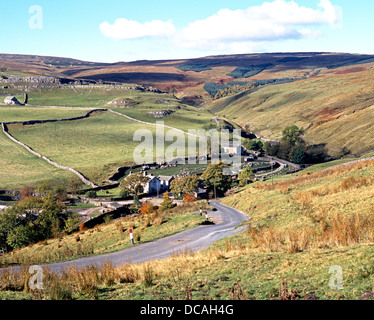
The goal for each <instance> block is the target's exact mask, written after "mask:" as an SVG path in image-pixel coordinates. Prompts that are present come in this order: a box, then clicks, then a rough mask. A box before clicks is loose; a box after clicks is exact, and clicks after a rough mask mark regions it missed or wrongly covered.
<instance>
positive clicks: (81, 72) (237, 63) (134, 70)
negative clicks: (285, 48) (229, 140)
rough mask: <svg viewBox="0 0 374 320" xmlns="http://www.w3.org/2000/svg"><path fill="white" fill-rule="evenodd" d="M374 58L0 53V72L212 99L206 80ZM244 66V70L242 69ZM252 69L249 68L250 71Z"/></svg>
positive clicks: (296, 72) (294, 72)
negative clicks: (100, 58) (110, 58)
mask: <svg viewBox="0 0 374 320" xmlns="http://www.w3.org/2000/svg"><path fill="white" fill-rule="evenodd" d="M372 61H374V56H373V55H355V54H346V53H318V52H312V53H265V54H242V55H224V56H209V57H204V58H197V59H180V60H155V61H147V60H144V61H133V62H117V63H95V62H87V61H80V60H76V59H69V58H58V57H43V56H27V55H12V54H0V70H3V72H5V75H6V73H7V70H12V71H16V72H19V73H21V74H27V75H48V76H55V77H60V78H69V79H86V80H91V81H107V82H117V83H118V82H119V83H136V84H139V85H146V86H154V87H156V88H159V89H161V90H165V91H168V92H172V91H173V92H175V93H176V95H177V96H178V97H179V98H183V97H186V98H188V97H190V98H191V97H192V98H193V97H195V98H196V97H198V98H200V100H202V101H207V100H210V99H211V97H210V96H209V94H208V93H207V92H206V91H204V85H205V84H206V83H222V84H226V83H230V82H232V81H234V80H238V79H239V80H245V81H249V80H269V79H284V78H295V79H301V78H308V77H312V76H315V75H316V74H320V73H321V72H324V71H326V70H331V69H336V68H340V67H344V66H352V65H357V64H362V63H369V62H372ZM243 70H246V72H243ZM248 70H249V71H248Z"/></svg>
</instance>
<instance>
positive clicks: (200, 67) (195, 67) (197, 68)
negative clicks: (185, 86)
mask: <svg viewBox="0 0 374 320" xmlns="http://www.w3.org/2000/svg"><path fill="white" fill-rule="evenodd" d="M177 69H179V70H181V71H184V72H187V71H194V72H202V71H207V70H212V68H211V67H209V66H207V65H205V64H184V65H182V66H179V67H177Z"/></svg>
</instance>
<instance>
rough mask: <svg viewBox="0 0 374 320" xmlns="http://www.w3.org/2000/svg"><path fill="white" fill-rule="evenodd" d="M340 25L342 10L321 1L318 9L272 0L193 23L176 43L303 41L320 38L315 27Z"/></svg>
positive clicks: (211, 44) (210, 45)
mask: <svg viewBox="0 0 374 320" xmlns="http://www.w3.org/2000/svg"><path fill="white" fill-rule="evenodd" d="M340 24H341V9H340V7H337V6H334V5H333V4H332V3H331V2H330V1H329V0H320V2H319V4H318V9H312V8H307V7H303V6H300V5H299V4H297V3H296V2H295V1H285V0H275V1H273V2H264V3H263V4H262V5H260V6H253V7H249V8H247V9H244V10H229V9H222V10H220V11H218V12H217V13H216V14H215V15H212V16H210V17H208V18H206V19H203V20H197V21H194V22H192V23H190V24H189V25H188V26H187V27H186V28H185V29H184V30H182V31H181V32H180V34H179V39H178V43H179V44H180V45H182V46H185V47H190V48H191V47H200V48H202V47H204V48H213V47H214V48H222V47H229V46H232V44H233V43H238V45H239V44H240V43H243V42H253V41H276V40H280V39H302V38H310V37H316V36H319V35H320V32H318V31H316V30H312V27H314V26H320V25H328V26H331V27H337V26H339V25H340Z"/></svg>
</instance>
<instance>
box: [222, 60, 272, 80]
mask: <svg viewBox="0 0 374 320" xmlns="http://www.w3.org/2000/svg"><path fill="white" fill-rule="evenodd" d="M272 66H273V65H272V64H271V63H265V64H260V65H257V66H255V65H251V66H244V67H237V68H236V69H235V70H233V71H231V72H230V73H228V74H227V75H228V76H230V77H233V78H235V79H239V78H249V77H253V76H255V75H257V74H259V73H261V72H262V71H264V70H265V69H268V68H270V67H272Z"/></svg>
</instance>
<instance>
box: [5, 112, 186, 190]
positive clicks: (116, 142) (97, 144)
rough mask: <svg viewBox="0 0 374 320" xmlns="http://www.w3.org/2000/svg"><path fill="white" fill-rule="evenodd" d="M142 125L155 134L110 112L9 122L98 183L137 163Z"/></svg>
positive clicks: (11, 129) (37, 148)
mask: <svg viewBox="0 0 374 320" xmlns="http://www.w3.org/2000/svg"><path fill="white" fill-rule="evenodd" d="M138 129H147V130H149V132H152V134H153V137H155V132H156V131H155V130H156V129H155V127H154V126H146V125H140V124H139V123H137V122H134V121H131V120H128V119H126V118H123V117H120V116H117V115H114V114H111V113H108V112H97V113H95V114H93V115H92V116H91V117H90V118H88V119H84V120H76V121H71V122H56V123H46V124H37V125H32V126H22V125H18V124H17V125H10V126H9V132H10V133H11V134H12V135H14V137H15V138H17V139H19V140H20V141H22V142H24V143H26V144H27V145H29V146H30V147H32V148H33V149H34V150H35V151H37V152H39V153H41V154H43V155H45V156H47V157H48V158H50V159H52V160H54V161H56V162H57V163H59V164H62V165H67V166H70V167H72V168H74V169H76V170H78V171H79V172H81V173H83V174H84V175H86V176H87V177H88V178H89V179H90V180H91V181H94V182H96V183H102V182H104V181H105V180H106V179H107V178H108V177H109V176H110V175H111V174H113V173H115V172H116V170H117V168H118V167H121V166H126V165H131V164H133V163H134V158H133V153H134V150H135V148H136V147H137V146H138V145H139V143H140V142H136V141H133V136H134V133H135V132H136V131H137V130H138ZM186 142H187V139H186ZM169 145H171V142H165V147H166V148H167V147H168V146H169ZM182 146H184V141H183V145H182ZM152 147H153V146H152V145H150V146H149V148H152ZM155 152H156V151H155V150H154V154H155Z"/></svg>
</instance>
